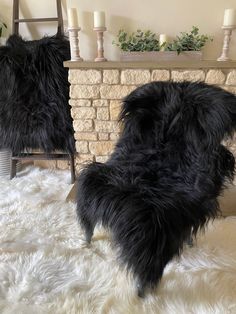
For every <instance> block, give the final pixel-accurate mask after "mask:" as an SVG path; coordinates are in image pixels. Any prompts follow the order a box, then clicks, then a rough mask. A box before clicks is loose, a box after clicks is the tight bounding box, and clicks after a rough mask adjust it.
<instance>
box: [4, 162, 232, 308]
mask: <svg viewBox="0 0 236 314" xmlns="http://www.w3.org/2000/svg"><path fill="white" fill-rule="evenodd" d="M69 180H70V175H69V172H67V171H59V170H58V171H53V170H51V171H50V170H42V169H39V168H34V167H27V168H26V169H24V170H23V171H22V172H21V173H20V174H19V175H18V177H17V178H15V179H13V180H12V181H9V180H6V179H0V313H2V314H10V313H11V314H12V313H17V314H32V313H33V314H38V313H40V314H41V313H53V314H62V313H66V314H73V313H79V314H90V313H91V314H96V313H101V314H139V313H140V314H141V313H142V314H143V313H144V314H146V313H147V314H152V313H153V314H154V313H158V314H159V313H160V314H182V313H183V314H185V313H188V314H200V313H201V314H205V313H207V314H209V313H211V314H212V313H217V314H222V313H223V314H224V313H236V217H229V218H227V219H224V220H223V219H222V220H216V221H215V222H214V223H213V224H210V225H209V227H208V230H207V232H206V234H205V235H201V236H199V237H198V241H197V243H196V244H195V246H194V247H193V248H189V247H186V248H185V250H184V252H183V254H182V256H181V258H179V259H176V260H174V261H172V262H171V263H170V264H169V265H168V266H167V267H166V269H165V273H164V276H163V279H162V281H161V284H160V285H159V287H158V289H157V290H156V291H155V292H154V293H152V294H149V295H147V296H146V298H145V299H139V298H138V297H137V296H136V294H135V286H134V282H133V280H132V278H131V276H129V277H127V276H126V274H125V272H124V271H123V270H122V269H121V268H119V266H118V265H117V261H116V255H115V251H114V249H113V248H112V245H111V243H110V242H109V237H108V235H107V234H106V233H105V232H104V231H103V230H102V229H96V233H95V237H94V239H93V241H92V244H91V246H90V247H88V246H86V244H85V242H84V237H83V233H82V232H81V230H80V228H79V226H78V223H77V221H76V214H75V204H73V203H67V202H66V201H65V198H66V195H67V193H68V191H69V189H70V187H71V186H70V185H69V183H68V182H69Z"/></svg>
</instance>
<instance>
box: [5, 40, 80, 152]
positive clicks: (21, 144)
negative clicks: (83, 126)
mask: <svg viewBox="0 0 236 314" xmlns="http://www.w3.org/2000/svg"><path fill="white" fill-rule="evenodd" d="M69 59H70V46H69V41H68V40H67V39H66V38H64V37H60V36H54V37H44V38H42V39H40V40H33V41H25V40H23V39H22V38H21V37H20V36H17V35H12V36H10V37H9V39H8V41H7V43H6V46H4V47H0V147H1V148H9V149H11V150H12V151H13V152H14V153H19V152H21V151H22V150H24V149H27V148H36V149H41V150H43V151H45V152H52V151H54V150H61V151H64V152H68V153H73V152H74V151H75V143H74V137H73V134H74V131H73V127H72V118H71V115H70V106H69V104H68V100H69V83H68V71H67V69H65V68H64V67H63V61H65V60H69Z"/></svg>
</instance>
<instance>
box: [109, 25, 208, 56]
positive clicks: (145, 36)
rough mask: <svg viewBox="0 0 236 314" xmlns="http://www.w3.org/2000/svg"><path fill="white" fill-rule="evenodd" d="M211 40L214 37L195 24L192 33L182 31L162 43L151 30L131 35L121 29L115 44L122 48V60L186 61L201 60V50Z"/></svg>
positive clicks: (138, 31)
mask: <svg viewBox="0 0 236 314" xmlns="http://www.w3.org/2000/svg"><path fill="white" fill-rule="evenodd" d="M209 40H212V38H211V37H209V36H207V35H200V34H199V29H198V28H197V27H195V26H193V27H192V30H191V32H190V33H187V32H182V33H180V35H179V36H177V37H176V38H175V39H174V40H173V41H172V42H169V43H163V44H162V45H160V43H159V40H158V39H157V35H156V34H154V33H152V32H151V31H150V30H148V31H142V30H137V31H136V32H135V33H132V34H130V35H129V34H128V33H127V32H125V31H124V30H120V31H119V33H118V42H114V41H113V44H115V45H117V46H118V47H119V48H120V49H121V60H122V61H173V60H179V61H185V60H201V59H202V51H201V50H202V48H203V47H204V46H205V44H206V43H207V42H208V41H209ZM160 50H161V51H160Z"/></svg>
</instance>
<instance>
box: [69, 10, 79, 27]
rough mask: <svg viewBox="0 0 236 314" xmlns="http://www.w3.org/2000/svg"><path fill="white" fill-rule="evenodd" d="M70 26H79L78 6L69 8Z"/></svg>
mask: <svg viewBox="0 0 236 314" xmlns="http://www.w3.org/2000/svg"><path fill="white" fill-rule="evenodd" d="M68 27H69V28H78V27H79V23H78V14H77V9H76V8H70V9H68Z"/></svg>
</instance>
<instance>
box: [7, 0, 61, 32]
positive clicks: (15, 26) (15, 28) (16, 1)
mask: <svg viewBox="0 0 236 314" xmlns="http://www.w3.org/2000/svg"><path fill="white" fill-rule="evenodd" d="M56 5H57V17H47V18H34V19H33V18H27V19H20V18H19V11H20V0H13V15H12V33H13V34H16V35H19V24H20V23H35V22H58V27H57V34H58V35H64V28H63V18H62V8H61V0H56Z"/></svg>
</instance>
